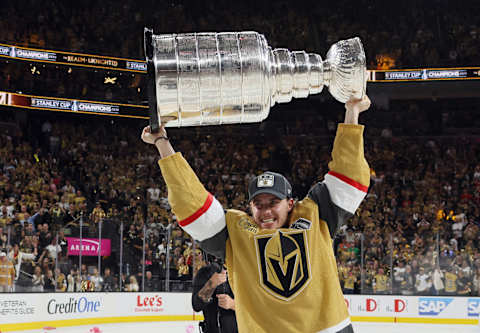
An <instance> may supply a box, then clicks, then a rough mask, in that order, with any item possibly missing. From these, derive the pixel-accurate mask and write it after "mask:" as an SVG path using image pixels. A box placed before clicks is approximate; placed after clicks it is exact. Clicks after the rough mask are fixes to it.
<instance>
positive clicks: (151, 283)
mask: <svg viewBox="0 0 480 333" xmlns="http://www.w3.org/2000/svg"><path fill="white" fill-rule="evenodd" d="M159 288H160V286H159V285H158V281H157V279H155V278H154V277H153V275H152V272H151V271H146V272H145V289H144V290H142V291H148V292H154V291H159V290H160V289H159Z"/></svg>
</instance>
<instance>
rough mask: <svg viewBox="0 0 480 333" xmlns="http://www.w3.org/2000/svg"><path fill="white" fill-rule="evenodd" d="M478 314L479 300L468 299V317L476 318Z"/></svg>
mask: <svg viewBox="0 0 480 333" xmlns="http://www.w3.org/2000/svg"><path fill="white" fill-rule="evenodd" d="M479 314H480V298H469V299H468V316H469V317H478V315H479Z"/></svg>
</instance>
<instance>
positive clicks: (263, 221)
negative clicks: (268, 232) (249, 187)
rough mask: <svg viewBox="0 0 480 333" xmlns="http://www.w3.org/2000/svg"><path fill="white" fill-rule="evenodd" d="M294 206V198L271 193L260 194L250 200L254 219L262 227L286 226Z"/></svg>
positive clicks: (275, 227) (276, 227)
mask: <svg viewBox="0 0 480 333" xmlns="http://www.w3.org/2000/svg"><path fill="white" fill-rule="evenodd" d="M292 207H293V199H280V198H277V197H276V196H274V195H273V194H269V193H262V194H259V195H257V196H255V198H253V200H252V201H251V202H250V208H251V210H252V215H253V219H254V221H255V223H256V224H257V225H258V226H259V227H260V228H262V229H278V228H282V227H284V226H285V224H286V222H287V217H288V213H289V212H290V211H291V210H292Z"/></svg>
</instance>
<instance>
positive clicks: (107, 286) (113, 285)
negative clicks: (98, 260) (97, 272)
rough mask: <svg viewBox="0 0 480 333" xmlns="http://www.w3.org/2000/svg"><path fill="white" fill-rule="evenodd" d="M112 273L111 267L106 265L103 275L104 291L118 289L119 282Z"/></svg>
mask: <svg viewBox="0 0 480 333" xmlns="http://www.w3.org/2000/svg"><path fill="white" fill-rule="evenodd" d="M110 273H111V270H110V268H109V267H106V268H105V271H104V275H103V285H102V291H106V292H110V291H117V289H118V283H117V281H116V280H115V278H114V277H113V276H112V275H111V274H110Z"/></svg>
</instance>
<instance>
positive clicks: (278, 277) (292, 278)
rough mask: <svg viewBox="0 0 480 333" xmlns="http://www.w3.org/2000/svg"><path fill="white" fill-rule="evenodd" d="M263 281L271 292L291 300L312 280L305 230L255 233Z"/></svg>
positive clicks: (266, 288) (262, 284) (278, 296)
mask: <svg viewBox="0 0 480 333" xmlns="http://www.w3.org/2000/svg"><path fill="white" fill-rule="evenodd" d="M255 246H256V250H257V261H258V268H259V275H260V285H261V286H262V287H263V288H264V289H265V290H266V291H267V292H269V293H270V294H271V295H273V296H275V297H277V298H279V299H281V300H284V301H290V300H292V299H293V298H295V297H296V296H297V295H298V294H300V292H301V291H302V290H303V289H304V288H305V287H306V286H307V285H308V283H309V282H310V280H311V268H310V259H309V256H308V244H307V237H306V231H304V230H277V232H275V233H273V234H268V235H258V236H255Z"/></svg>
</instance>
